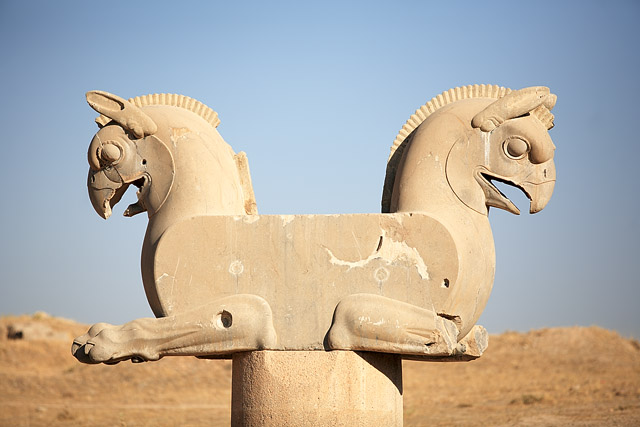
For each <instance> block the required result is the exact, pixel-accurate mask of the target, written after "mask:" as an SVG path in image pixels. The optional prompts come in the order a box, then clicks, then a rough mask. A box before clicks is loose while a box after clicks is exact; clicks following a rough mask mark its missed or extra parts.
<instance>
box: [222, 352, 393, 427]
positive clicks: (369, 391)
mask: <svg viewBox="0 0 640 427" xmlns="http://www.w3.org/2000/svg"><path fill="white" fill-rule="evenodd" d="M232 383H233V391H232V404H231V424H232V425H233V426H291V427H294V426H295V427H297V426H345V427H347V426H349V427H351V426H372V425H378V426H385V427H386V426H401V425H402V360H401V358H400V356H397V355H389V354H381V353H366V352H350V351H332V352H317V351H288V352H281V351H254V352H249V353H236V354H234V355H233V380H232Z"/></svg>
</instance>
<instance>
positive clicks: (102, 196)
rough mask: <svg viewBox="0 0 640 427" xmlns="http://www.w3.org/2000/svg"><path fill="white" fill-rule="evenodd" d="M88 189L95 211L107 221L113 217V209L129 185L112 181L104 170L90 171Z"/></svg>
mask: <svg viewBox="0 0 640 427" xmlns="http://www.w3.org/2000/svg"><path fill="white" fill-rule="evenodd" d="M87 187H88V189H89V199H90V200H91V204H92V205H93V209H95V211H96V212H97V213H98V215H100V216H101V217H102V218H104V219H107V218H109V217H110V216H111V208H113V206H115V205H116V203H118V202H119V201H120V199H121V198H122V196H123V195H124V193H125V192H126V191H127V188H128V187H129V185H128V184H124V183H123V182H122V181H121V182H114V181H112V180H111V179H109V178H108V177H107V175H106V174H105V172H104V171H103V170H100V171H92V170H89V178H88V180H87Z"/></svg>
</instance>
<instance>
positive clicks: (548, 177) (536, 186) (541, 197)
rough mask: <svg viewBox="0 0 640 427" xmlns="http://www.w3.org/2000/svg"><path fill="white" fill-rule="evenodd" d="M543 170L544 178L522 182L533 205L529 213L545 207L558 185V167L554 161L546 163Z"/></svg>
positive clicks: (522, 186)
mask: <svg viewBox="0 0 640 427" xmlns="http://www.w3.org/2000/svg"><path fill="white" fill-rule="evenodd" d="M541 166H544V167H543V168H540V169H541V170H542V174H543V175H544V176H543V177H542V180H540V181H537V182H534V181H525V182H523V183H522V185H521V188H522V189H523V190H524V192H525V194H526V195H527V197H529V200H531V205H530V206H529V213H532V214H534V213H537V212H540V211H541V210H542V209H544V207H545V206H547V203H549V200H550V199H551V195H552V194H553V188H554V187H555V185H556V168H555V165H554V163H553V161H551V162H547V163H545V164H544V165H541Z"/></svg>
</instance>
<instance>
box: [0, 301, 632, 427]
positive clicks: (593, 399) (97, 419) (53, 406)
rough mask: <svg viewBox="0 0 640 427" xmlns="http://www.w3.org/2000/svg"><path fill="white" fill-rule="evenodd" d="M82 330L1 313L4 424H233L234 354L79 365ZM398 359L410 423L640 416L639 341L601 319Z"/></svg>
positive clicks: (0, 420) (542, 422)
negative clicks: (470, 355) (430, 358)
mask: <svg viewBox="0 0 640 427" xmlns="http://www.w3.org/2000/svg"><path fill="white" fill-rule="evenodd" d="M10 325H15V326H16V327H15V328H14V330H12V331H11V330H10V328H9V326H10ZM19 330H24V333H23V336H22V338H17V339H9V338H8V335H9V333H10V332H11V333H13V334H15V333H16V331H19ZM86 330H87V325H82V324H79V323H75V322H73V321H70V320H65V319H60V318H54V317H50V316H47V315H45V314H42V313H40V314H36V315H33V316H20V317H14V316H5V317H2V318H0V425H2V426H57V425H104V426H118V425H119V426H165V425H166V426H200V425H203V426H204V425H207V426H211V425H214V426H215V425H221V426H223V425H228V424H229V418H230V406H231V363H230V362H229V361H223V360H199V359H195V358H191V357H174V358H165V359H162V360H160V361H158V362H150V363H141V364H132V363H129V362H123V363H120V364H118V365H115V366H105V365H82V364H80V363H78V362H77V361H76V360H75V359H74V358H73V357H72V356H71V354H70V345H71V340H72V339H73V337H75V336H78V335H81V334H83V333H84V332H86ZM18 335H19V334H18ZM403 369H404V376H403V378H404V390H403V391H404V392H403V395H404V420H405V425H406V426H423V425H424V426H427V425H429V426H451V425H456V426H476V425H477V426H480V425H493V426H520V425H522V426H546V425H570V426H634V425H636V426H640V345H639V344H638V342H637V341H635V340H630V339H625V338H622V337H620V336H619V335H618V334H616V333H615V332H612V331H608V330H605V329H601V328H598V327H588V328H583V327H571V328H555V329H543V330H536V331H531V332H529V333H516V332H507V333H504V334H501V335H492V336H491V338H490V344H489V348H488V350H487V351H486V353H485V354H484V355H483V356H482V357H481V358H480V359H478V360H475V361H472V362H466V363H431V362H410V361H405V362H404V366H403Z"/></svg>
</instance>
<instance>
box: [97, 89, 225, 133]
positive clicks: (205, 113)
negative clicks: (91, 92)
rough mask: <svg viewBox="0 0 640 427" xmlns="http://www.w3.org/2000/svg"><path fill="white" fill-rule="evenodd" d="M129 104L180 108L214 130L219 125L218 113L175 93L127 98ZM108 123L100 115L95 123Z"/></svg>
mask: <svg viewBox="0 0 640 427" xmlns="http://www.w3.org/2000/svg"><path fill="white" fill-rule="evenodd" d="M129 102H131V103H132V104H134V105H135V106H137V107H144V106H147V105H167V106H171V107H180V108H184V109H185V110H188V111H191V112H192V113H195V114H197V115H198V116H200V117H202V118H203V119H204V120H206V121H207V122H208V123H209V124H210V125H211V126H213V127H214V128H217V127H218V125H219V124H220V119H219V118H218V113H216V112H215V111H213V110H212V109H211V108H209V107H207V106H206V105H205V104H203V103H202V102H200V101H197V100H195V99H193V98H189V97H188V96H184V95H178V94H175V93H154V94H150V95H143V96H136V97H135V98H129ZM110 121H111V119H110V118H108V117H106V116H104V115H100V117H98V118H97V119H96V123H98V125H100V126H104V125H106V124H107V123H109V122H110Z"/></svg>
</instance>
